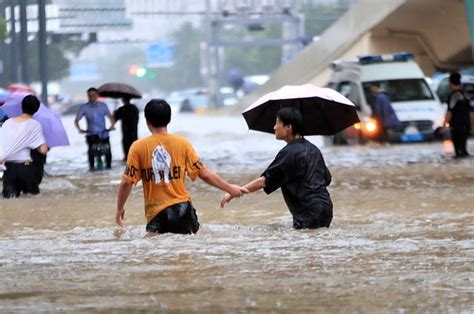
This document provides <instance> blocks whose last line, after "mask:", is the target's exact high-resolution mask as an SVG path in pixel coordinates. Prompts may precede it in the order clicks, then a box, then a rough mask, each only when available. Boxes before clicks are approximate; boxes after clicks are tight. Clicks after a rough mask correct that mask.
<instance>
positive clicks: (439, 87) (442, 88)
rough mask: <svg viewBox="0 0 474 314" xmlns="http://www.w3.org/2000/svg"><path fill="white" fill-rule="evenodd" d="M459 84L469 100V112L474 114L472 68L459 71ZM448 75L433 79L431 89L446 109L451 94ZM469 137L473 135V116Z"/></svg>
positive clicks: (473, 76)
mask: <svg viewBox="0 0 474 314" xmlns="http://www.w3.org/2000/svg"><path fill="white" fill-rule="evenodd" d="M459 73H461V84H462V89H463V91H464V93H465V95H466V96H467V97H468V98H469V99H470V104H471V111H473V112H474V68H468V69H465V70H460V71H459ZM449 75H450V73H441V74H437V75H435V76H434V77H433V83H432V86H431V87H432V89H433V90H434V91H435V92H436V94H437V95H438V97H439V99H440V100H441V102H442V103H443V104H444V105H445V106H446V108H447V102H448V96H449V94H450V93H451V89H450V88H449ZM471 135H474V114H471Z"/></svg>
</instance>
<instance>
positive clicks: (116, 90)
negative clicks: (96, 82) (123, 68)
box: [98, 83, 142, 98]
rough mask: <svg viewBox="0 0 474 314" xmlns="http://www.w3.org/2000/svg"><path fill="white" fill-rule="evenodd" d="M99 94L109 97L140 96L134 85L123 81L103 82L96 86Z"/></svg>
mask: <svg viewBox="0 0 474 314" xmlns="http://www.w3.org/2000/svg"><path fill="white" fill-rule="evenodd" d="M98 91H99V95H100V96H102V97H110V98H142V95H141V94H140V92H139V91H138V90H136V89H135V87H133V86H130V85H128V84H125V83H105V84H104V85H102V86H101V87H99V88H98Z"/></svg>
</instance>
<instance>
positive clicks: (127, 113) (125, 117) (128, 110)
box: [113, 98, 138, 161]
mask: <svg viewBox="0 0 474 314" xmlns="http://www.w3.org/2000/svg"><path fill="white" fill-rule="evenodd" d="M122 102H123V106H121V107H120V108H118V109H117V110H115V111H114V114H113V117H114V125H115V123H116V122H117V121H118V120H122V147H123V160H124V161H126V160H127V156H128V151H129V150H130V146H132V143H133V142H135V141H136V140H137V138H138V131H137V129H138V108H137V106H135V105H134V104H132V103H130V98H122Z"/></svg>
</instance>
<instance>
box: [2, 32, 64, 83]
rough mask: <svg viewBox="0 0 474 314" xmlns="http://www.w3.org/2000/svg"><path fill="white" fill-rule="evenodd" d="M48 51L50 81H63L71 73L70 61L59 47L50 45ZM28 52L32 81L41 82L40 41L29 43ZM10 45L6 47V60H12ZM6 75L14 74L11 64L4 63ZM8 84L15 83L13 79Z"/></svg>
mask: <svg viewBox="0 0 474 314" xmlns="http://www.w3.org/2000/svg"><path fill="white" fill-rule="evenodd" d="M47 49H48V74H49V80H57V79H61V78H63V77H64V76H66V75H68V73H69V64H70V62H69V60H68V59H67V58H66V57H65V56H64V51H63V50H62V49H60V48H59V47H58V45H54V44H50V45H48V46H47ZM27 50H28V62H29V64H28V71H29V77H30V80H31V81H38V80H40V75H39V49H38V41H37V40H36V39H35V40H33V41H29V42H28V45H27ZM11 53H12V51H11V49H10V45H5V51H4V58H5V60H10V58H11ZM4 71H5V73H12V71H13V69H12V64H11V63H10V62H4ZM6 83H7V84H8V83H14V82H13V81H12V80H11V79H8V78H7V82H6Z"/></svg>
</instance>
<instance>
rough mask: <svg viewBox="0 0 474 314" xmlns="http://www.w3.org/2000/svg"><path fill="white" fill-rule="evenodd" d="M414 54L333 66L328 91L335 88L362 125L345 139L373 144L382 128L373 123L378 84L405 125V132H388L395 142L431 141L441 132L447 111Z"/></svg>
mask: <svg viewBox="0 0 474 314" xmlns="http://www.w3.org/2000/svg"><path fill="white" fill-rule="evenodd" d="M412 58H413V54H411V53H395V54H390V55H369V56H360V57H358V58H357V59H354V60H338V61H335V62H333V63H332V64H331V67H332V70H333V73H332V75H331V77H330V79H329V82H328V84H327V85H328V87H330V88H333V89H335V90H337V91H339V92H340V93H342V94H343V95H345V96H346V97H347V98H349V99H350V100H351V101H352V102H353V103H354V104H355V105H356V107H357V110H358V112H359V118H360V120H361V121H362V122H361V123H360V124H357V125H354V127H353V128H349V129H347V130H346V131H345V132H344V136H345V137H346V139H348V140H351V139H357V140H358V141H365V140H370V139H372V138H374V137H376V136H377V132H378V131H379V130H380V128H379V127H378V126H377V123H376V121H375V120H373V119H371V118H370V116H371V113H372V109H371V102H372V101H371V99H372V94H371V92H370V85H371V83H372V82H379V83H380V87H381V89H382V91H384V92H386V93H387V95H388V96H389V98H390V101H391V103H392V107H393V109H394V110H395V113H396V115H397V117H398V119H399V120H400V122H401V123H402V124H403V126H404V128H403V130H402V131H398V132H389V134H388V139H389V140H390V141H392V142H419V141H430V140H432V139H434V138H435V134H437V133H438V131H439V130H442V127H443V123H444V115H445V112H446V108H445V107H444V106H443V105H442V104H441V102H440V101H439V99H438V96H437V95H436V94H435V93H433V92H432V90H431V89H430V87H429V85H428V83H427V81H426V79H425V76H424V74H423V72H422V71H421V69H420V67H419V66H418V64H416V63H415V62H413V61H411V59H412Z"/></svg>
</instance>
